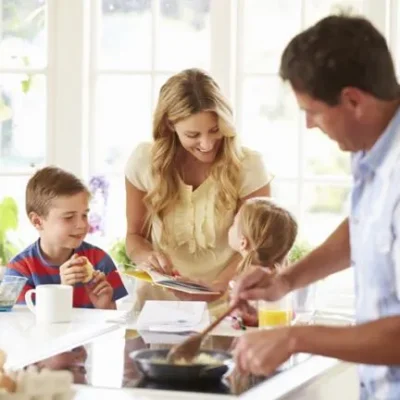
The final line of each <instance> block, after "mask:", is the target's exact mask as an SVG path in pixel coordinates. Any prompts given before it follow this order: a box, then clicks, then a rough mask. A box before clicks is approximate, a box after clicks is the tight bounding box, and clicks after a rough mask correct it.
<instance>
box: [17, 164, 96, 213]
mask: <svg viewBox="0 0 400 400" xmlns="http://www.w3.org/2000/svg"><path fill="white" fill-rule="evenodd" d="M82 192H85V193H87V195H88V196H90V192H89V189H88V188H87V187H86V186H85V184H84V183H83V182H82V181H81V180H80V179H79V178H77V177H76V176H75V175H74V174H71V173H70V172H67V171H64V170H63V169H61V168H57V167H45V168H42V169H40V170H38V171H37V172H36V173H35V174H34V175H33V176H32V177H31V178H30V179H29V182H28V185H27V186H26V192H25V207H26V213H27V214H28V216H29V214H30V213H31V212H35V213H36V214H38V215H40V216H42V217H46V216H47V215H48V213H49V210H50V208H51V202H52V200H54V199H55V198H57V197H60V196H73V195H75V194H78V193H82Z"/></svg>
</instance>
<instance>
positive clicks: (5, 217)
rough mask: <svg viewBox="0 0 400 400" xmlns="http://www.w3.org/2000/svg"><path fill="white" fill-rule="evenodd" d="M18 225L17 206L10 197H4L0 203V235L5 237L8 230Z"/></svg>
mask: <svg viewBox="0 0 400 400" xmlns="http://www.w3.org/2000/svg"><path fill="white" fill-rule="evenodd" d="M17 227H18V206H17V203H16V202H15V200H14V199H13V198H12V197H5V198H4V199H3V201H2V202H1V203H0V237H3V240H4V238H5V234H6V233H7V231H9V230H15V229H17Z"/></svg>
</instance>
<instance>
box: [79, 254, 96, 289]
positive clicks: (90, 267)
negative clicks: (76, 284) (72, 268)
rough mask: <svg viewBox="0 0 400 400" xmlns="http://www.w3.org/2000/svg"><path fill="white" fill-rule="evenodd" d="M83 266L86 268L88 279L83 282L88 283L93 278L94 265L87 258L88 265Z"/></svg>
mask: <svg viewBox="0 0 400 400" xmlns="http://www.w3.org/2000/svg"><path fill="white" fill-rule="evenodd" d="M85 258H86V257H85ZM83 266H84V267H85V268H86V272H87V277H86V278H85V279H84V280H83V281H82V282H83V283H88V282H90V281H91V280H92V278H93V273H94V268H93V265H92V263H91V262H90V261H89V260H88V259H87V258H86V263H85V264H84V265H83Z"/></svg>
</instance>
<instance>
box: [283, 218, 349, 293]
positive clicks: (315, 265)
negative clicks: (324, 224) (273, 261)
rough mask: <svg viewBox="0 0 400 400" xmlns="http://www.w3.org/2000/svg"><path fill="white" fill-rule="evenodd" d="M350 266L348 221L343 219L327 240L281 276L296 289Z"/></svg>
mask: <svg viewBox="0 0 400 400" xmlns="http://www.w3.org/2000/svg"><path fill="white" fill-rule="evenodd" d="M349 266H350V235H349V221H348V219H345V220H344V221H343V222H342V223H341V224H340V225H339V226H338V227H337V229H336V230H335V231H334V232H333V233H332V234H331V236H329V238H328V239H327V240H326V241H325V242H324V243H322V244H321V245H320V246H319V247H317V248H316V249H315V250H313V251H312V252H311V253H310V254H308V255H307V256H306V257H304V258H303V259H302V260H300V261H298V262H297V263H295V264H293V265H292V266H290V267H289V268H288V269H287V270H286V271H285V272H283V275H284V276H285V277H286V279H287V280H288V282H289V285H290V287H291V289H292V290H293V289H298V288H300V287H304V286H307V285H308V284H310V283H312V282H315V281H318V280H320V279H323V278H325V277H327V276H329V275H331V274H333V273H335V272H338V271H341V270H343V269H346V268H348V267H349Z"/></svg>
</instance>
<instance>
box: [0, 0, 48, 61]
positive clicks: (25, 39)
mask: <svg viewBox="0 0 400 400" xmlns="http://www.w3.org/2000/svg"><path fill="white" fill-rule="evenodd" d="M1 13H2V14H1V15H2V18H1V21H0V22H1V42H0V65H1V66H2V67H37V68H38V67H39V68H40V67H44V66H45V65H46V53H47V35H46V2H45V0H2V1H1Z"/></svg>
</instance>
